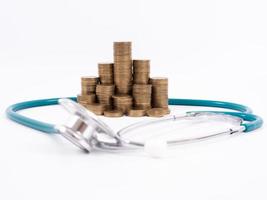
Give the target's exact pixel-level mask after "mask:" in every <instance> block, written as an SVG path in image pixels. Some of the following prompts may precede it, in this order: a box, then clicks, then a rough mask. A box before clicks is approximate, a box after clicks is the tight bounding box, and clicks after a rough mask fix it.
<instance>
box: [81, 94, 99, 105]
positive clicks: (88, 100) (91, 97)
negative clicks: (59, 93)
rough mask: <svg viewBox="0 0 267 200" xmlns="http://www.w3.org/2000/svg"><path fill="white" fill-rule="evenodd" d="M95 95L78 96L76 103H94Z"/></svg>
mask: <svg viewBox="0 0 267 200" xmlns="http://www.w3.org/2000/svg"><path fill="white" fill-rule="evenodd" d="M95 97H96V96H95V94H87V95H78V96H77V101H78V102H81V101H82V102H86V103H87V104H92V103H95Z"/></svg>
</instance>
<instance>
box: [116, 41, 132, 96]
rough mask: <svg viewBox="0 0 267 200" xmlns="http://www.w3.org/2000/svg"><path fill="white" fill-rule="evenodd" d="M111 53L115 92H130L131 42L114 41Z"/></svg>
mask: <svg viewBox="0 0 267 200" xmlns="http://www.w3.org/2000/svg"><path fill="white" fill-rule="evenodd" d="M113 53H114V83H115V87H116V93H118V94H130V93H131V89H132V43H131V42H114V43H113Z"/></svg>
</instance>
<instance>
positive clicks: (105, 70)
mask: <svg viewBox="0 0 267 200" xmlns="http://www.w3.org/2000/svg"><path fill="white" fill-rule="evenodd" d="M113 68H114V65H113V63H99V64H98V75H99V79H100V83H101V84H113Z"/></svg>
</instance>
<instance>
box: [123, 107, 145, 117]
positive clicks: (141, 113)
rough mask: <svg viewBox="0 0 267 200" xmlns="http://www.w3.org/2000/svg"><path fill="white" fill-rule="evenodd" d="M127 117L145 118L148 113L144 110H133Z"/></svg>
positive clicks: (129, 111)
mask: <svg viewBox="0 0 267 200" xmlns="http://www.w3.org/2000/svg"><path fill="white" fill-rule="evenodd" d="M127 115H128V116H129V117H143V116H145V115H146V111H145V110H142V109H131V110H128V112H127Z"/></svg>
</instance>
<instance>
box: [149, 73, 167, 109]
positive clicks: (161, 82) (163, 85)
mask: <svg viewBox="0 0 267 200" xmlns="http://www.w3.org/2000/svg"><path fill="white" fill-rule="evenodd" d="M149 82H150V83H151V84H152V107H155V108H168V78H165V77H154V78H150V80H149Z"/></svg>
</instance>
